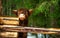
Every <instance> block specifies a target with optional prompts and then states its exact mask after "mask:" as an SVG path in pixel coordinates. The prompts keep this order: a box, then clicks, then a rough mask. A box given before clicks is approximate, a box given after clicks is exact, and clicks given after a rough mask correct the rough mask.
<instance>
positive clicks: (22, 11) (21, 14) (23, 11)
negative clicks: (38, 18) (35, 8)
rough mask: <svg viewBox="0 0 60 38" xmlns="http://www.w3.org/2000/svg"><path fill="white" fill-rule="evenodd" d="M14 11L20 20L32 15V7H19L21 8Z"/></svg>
mask: <svg viewBox="0 0 60 38" xmlns="http://www.w3.org/2000/svg"><path fill="white" fill-rule="evenodd" d="M13 13H15V14H16V15H17V16H18V18H19V19H20V20H25V19H27V18H28V16H30V14H31V13H32V9H29V10H27V9H19V10H13Z"/></svg>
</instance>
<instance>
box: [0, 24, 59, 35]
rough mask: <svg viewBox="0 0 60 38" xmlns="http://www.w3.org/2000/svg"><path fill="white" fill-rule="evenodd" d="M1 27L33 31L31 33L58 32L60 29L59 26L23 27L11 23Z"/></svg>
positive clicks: (4, 29) (17, 30) (6, 29)
mask: <svg viewBox="0 0 60 38" xmlns="http://www.w3.org/2000/svg"><path fill="white" fill-rule="evenodd" d="M0 29H2V30H3V31H7V32H31V33H42V34H58V33H60V29H58V28H34V27H21V26H14V25H13V26H11V25H3V26H2V25H1V26H0Z"/></svg>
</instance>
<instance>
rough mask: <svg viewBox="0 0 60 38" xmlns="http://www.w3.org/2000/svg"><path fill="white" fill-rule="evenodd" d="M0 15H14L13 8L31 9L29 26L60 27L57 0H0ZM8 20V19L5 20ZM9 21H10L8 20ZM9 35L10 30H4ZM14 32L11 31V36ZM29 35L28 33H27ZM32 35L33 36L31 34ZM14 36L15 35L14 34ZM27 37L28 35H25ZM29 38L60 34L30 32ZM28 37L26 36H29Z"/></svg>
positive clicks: (49, 37) (51, 36) (56, 36)
mask: <svg viewBox="0 0 60 38" xmlns="http://www.w3.org/2000/svg"><path fill="white" fill-rule="evenodd" d="M0 2H1V3H0V6H1V8H0V16H6V17H16V15H15V14H13V13H12V11H13V10H15V9H20V8H27V9H33V14H32V15H31V16H30V17H29V25H28V26H30V27H39V28H42V27H44V28H60V13H59V12H60V10H59V9H60V5H59V4H60V1H59V0H0ZM6 22H8V21H6ZM10 22H11V21H10ZM4 33H5V34H6V36H7V35H8V36H10V32H4ZM1 34H2V35H4V34H3V33H1ZM13 34H14V35H15V34H16V33H14V32H12V33H11V36H13ZM28 35H29V33H28ZM32 35H33V36H32ZM15 37H16V36H15ZM27 37H28V36H27ZM29 37H30V38H32V37H36V38H59V37H60V34H50V35H49V34H40V33H39V34H30V36H29ZM29 37H28V38H29Z"/></svg>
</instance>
